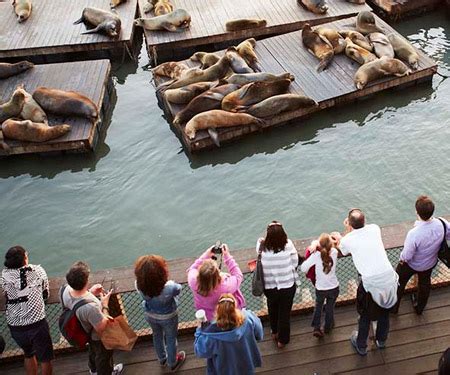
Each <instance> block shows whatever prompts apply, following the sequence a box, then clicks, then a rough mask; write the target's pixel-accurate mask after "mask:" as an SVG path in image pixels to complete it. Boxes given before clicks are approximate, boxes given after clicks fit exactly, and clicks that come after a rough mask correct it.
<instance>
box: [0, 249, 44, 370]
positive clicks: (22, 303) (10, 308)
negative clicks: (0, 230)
mask: <svg viewBox="0 0 450 375" xmlns="http://www.w3.org/2000/svg"><path fill="white" fill-rule="evenodd" d="M4 264H5V268H4V269H3V271H2V278H1V287H2V289H3V292H4V293H5V298H6V322H7V324H8V327H9V330H10V331H11V337H12V338H13V339H14V341H16V343H17V345H18V346H19V347H20V348H21V349H22V350H23V351H24V357H25V371H26V373H27V374H28V375H32V374H33V375H34V374H37V373H38V362H39V363H40V364H41V369H42V374H43V375H49V374H52V372H53V366H52V360H53V343H52V338H51V336H50V330H49V326H48V323H47V320H46V318H45V301H46V300H47V299H48V297H49V285H48V278H47V274H46V272H45V270H44V269H43V268H42V267H41V266H39V265H33V264H29V262H28V253H27V251H26V250H25V249H24V248H23V247H21V246H14V247H12V248H10V249H9V250H8V251H7V252H6V255H5V263H4Z"/></svg>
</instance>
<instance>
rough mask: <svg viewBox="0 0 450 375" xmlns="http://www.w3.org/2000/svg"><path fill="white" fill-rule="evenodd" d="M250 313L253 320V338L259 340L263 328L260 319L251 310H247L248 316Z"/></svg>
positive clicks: (262, 335)
mask: <svg viewBox="0 0 450 375" xmlns="http://www.w3.org/2000/svg"><path fill="white" fill-rule="evenodd" d="M250 314H251V317H252V321H253V334H254V335H255V339H256V340H257V341H261V340H262V339H263V338H264V329H263V326H262V323H261V319H259V318H258V317H257V316H256V315H254V314H253V313H251V312H248V314H247V316H249V315H250Z"/></svg>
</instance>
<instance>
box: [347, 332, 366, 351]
mask: <svg viewBox="0 0 450 375" xmlns="http://www.w3.org/2000/svg"><path fill="white" fill-rule="evenodd" d="M357 337H358V331H353V333H352V335H351V336H350V342H351V343H352V345H353V347H354V348H355V350H356V352H357V353H358V354H359V355H362V356H364V355H366V354H367V349H366V348H360V347H359V346H358V343H357V342H356V338H357Z"/></svg>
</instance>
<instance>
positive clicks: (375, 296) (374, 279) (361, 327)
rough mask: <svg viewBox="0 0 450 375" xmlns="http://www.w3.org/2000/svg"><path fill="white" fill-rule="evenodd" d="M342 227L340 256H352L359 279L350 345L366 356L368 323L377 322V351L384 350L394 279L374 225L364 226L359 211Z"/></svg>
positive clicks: (379, 234) (394, 300)
mask: <svg viewBox="0 0 450 375" xmlns="http://www.w3.org/2000/svg"><path fill="white" fill-rule="evenodd" d="M344 225H345V229H346V233H347V234H346V235H345V236H344V237H343V238H342V240H341V244H340V250H341V252H342V254H343V255H349V254H351V255H352V259H353V263H354V265H355V267H356V269H357V271H358V273H359V274H360V275H361V281H360V283H359V286H358V291H357V295H356V300H357V310H358V313H359V315H360V316H359V323H358V331H355V332H353V334H352V336H351V338H350V341H351V343H352V345H353V346H354V348H355V350H356V351H357V352H358V354H360V355H366V354H367V338H368V336H369V327H370V322H371V321H374V320H376V321H377V322H378V324H377V332H376V345H377V347H378V348H380V349H382V348H384V347H385V341H386V339H387V337H388V333H389V309H390V308H391V307H392V306H394V305H395V303H396V302H397V285H398V275H397V274H396V273H395V271H394V269H393V268H392V265H391V263H390V262H389V259H388V257H387V254H386V250H385V249H384V245H383V241H382V238H381V230H380V227H379V226H378V225H376V224H368V225H365V216H364V213H363V212H362V211H361V210H360V209H353V210H351V211H350V212H349V214H348V217H347V218H346V219H345V221H344Z"/></svg>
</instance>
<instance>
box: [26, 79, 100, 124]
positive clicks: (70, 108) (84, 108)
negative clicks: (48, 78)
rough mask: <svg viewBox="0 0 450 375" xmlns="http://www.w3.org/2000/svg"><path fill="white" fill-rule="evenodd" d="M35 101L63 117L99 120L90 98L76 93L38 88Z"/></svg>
mask: <svg viewBox="0 0 450 375" xmlns="http://www.w3.org/2000/svg"><path fill="white" fill-rule="evenodd" d="M33 99H34V100H36V101H37V103H38V104H39V105H40V106H41V107H42V108H43V109H44V111H47V112H51V113H54V114H57V115H62V116H66V117H68V116H76V117H85V118H89V119H97V118H98V109H97V106H96V105H95V103H94V102H93V101H92V100H91V99H89V98H88V97H86V96H84V95H82V94H80V93H78V92H75V91H63V90H57V89H50V88H47V87H38V88H37V89H36V91H35V92H34V93H33Z"/></svg>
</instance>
